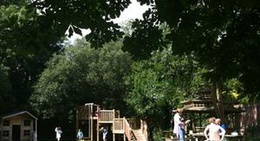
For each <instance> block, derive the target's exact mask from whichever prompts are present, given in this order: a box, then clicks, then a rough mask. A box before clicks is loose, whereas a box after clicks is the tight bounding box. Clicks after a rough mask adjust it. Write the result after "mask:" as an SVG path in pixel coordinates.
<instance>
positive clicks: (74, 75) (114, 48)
mask: <svg viewBox="0 0 260 141" xmlns="http://www.w3.org/2000/svg"><path fill="white" fill-rule="evenodd" d="M121 46H122V44H121V43H120V42H111V43H108V44H105V45H104V46H103V47H102V48H99V49H94V48H92V47H91V46H90V44H87V43H85V42H83V41H80V42H78V43H77V44H75V45H74V46H68V47H66V48H65V50H64V51H63V52H60V53H59V54H56V55H54V56H53V57H52V59H51V60H50V61H48V63H47V68H46V69H45V70H44V71H43V73H42V74H41V75H40V78H39V80H38V82H37V84H36V85H35V87H34V88H35V93H34V94H33V95H32V97H31V104H32V105H33V107H34V108H35V109H36V110H37V112H38V113H39V114H41V115H43V117H44V118H50V117H53V116H55V115H60V116H61V115H62V117H68V116H73V115H71V113H73V110H75V108H76V107H78V106H79V105H84V104H85V103H88V102H89V103H98V104H100V105H102V106H104V107H105V108H107V109H112V108H115V109H122V111H124V110H125V109H123V105H124V103H123V102H122V100H123V98H124V96H125V94H124V93H125V87H124V84H123V77H124V75H125V74H127V73H128V72H129V70H130V64H131V62H132V61H131V57H130V55H129V54H128V53H124V52H123V51H122V50H121Z"/></svg>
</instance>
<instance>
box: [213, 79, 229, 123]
mask: <svg viewBox="0 0 260 141" xmlns="http://www.w3.org/2000/svg"><path fill="white" fill-rule="evenodd" d="M212 100H213V105H214V109H215V113H216V116H217V118H220V119H221V120H222V121H223V122H225V121H226V120H225V115H224V107H223V100H222V83H221V81H217V82H216V83H215V84H214V85H213V90H212Z"/></svg>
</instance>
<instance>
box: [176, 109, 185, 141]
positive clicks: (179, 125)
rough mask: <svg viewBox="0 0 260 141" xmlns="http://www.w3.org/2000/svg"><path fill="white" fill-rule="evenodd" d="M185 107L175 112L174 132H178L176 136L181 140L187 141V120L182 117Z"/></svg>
mask: <svg viewBox="0 0 260 141" xmlns="http://www.w3.org/2000/svg"><path fill="white" fill-rule="evenodd" d="M182 112H183V109H181V108H177V110H176V113H175V114H174V117H173V119H174V128H173V133H175V134H176V137H177V138H178V139H179V140H180V141H185V128H184V127H185V124H186V123H185V122H184V120H183V117H182Z"/></svg>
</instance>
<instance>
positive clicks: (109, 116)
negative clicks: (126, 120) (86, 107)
mask: <svg viewBox="0 0 260 141" xmlns="http://www.w3.org/2000/svg"><path fill="white" fill-rule="evenodd" d="M114 119H115V110H100V113H99V122H100V123H102V122H103V123H113V121H114Z"/></svg>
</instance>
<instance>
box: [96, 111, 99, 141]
mask: <svg viewBox="0 0 260 141" xmlns="http://www.w3.org/2000/svg"><path fill="white" fill-rule="evenodd" d="M97 110H98V114H97V141H99V119H100V116H99V115H100V113H99V112H100V109H99V106H97ZM95 112H96V111H95Z"/></svg>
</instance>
